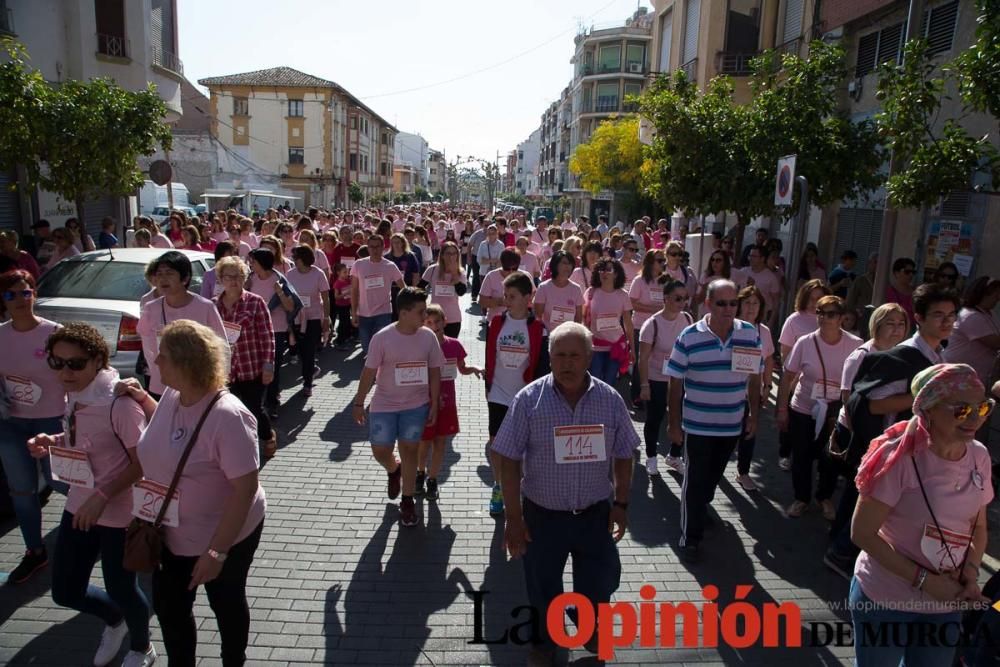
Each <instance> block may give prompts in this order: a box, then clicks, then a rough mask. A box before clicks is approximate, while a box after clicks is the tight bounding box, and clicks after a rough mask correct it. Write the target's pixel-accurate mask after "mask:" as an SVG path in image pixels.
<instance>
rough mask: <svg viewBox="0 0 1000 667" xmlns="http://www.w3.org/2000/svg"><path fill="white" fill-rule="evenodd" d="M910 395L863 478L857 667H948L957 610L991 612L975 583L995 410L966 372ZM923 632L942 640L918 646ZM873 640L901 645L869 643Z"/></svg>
mask: <svg viewBox="0 0 1000 667" xmlns="http://www.w3.org/2000/svg"><path fill="white" fill-rule="evenodd" d="M910 390H911V393H912V394H913V397H914V398H913V414H914V416H913V418H912V419H910V420H908V421H905V422H899V423H898V424H895V425H894V426H892V427H890V428H889V429H888V430H887V431H886V432H885V433H884V434H883V435H882V436H881V437H879V438H877V439H876V440H874V441H872V444H871V446H870V447H869V448H868V453H867V454H866V455H865V458H864V459H863V460H862V462H861V467H860V468H859V470H858V475H857V478H856V481H857V486H858V492H859V493H860V499H859V500H858V504H857V508H856V509H855V511H854V518H853V521H852V523H851V539H852V540H853V541H854V542H855V543H856V544H857V545H858V547H860V548H861V550H862V551H861V555H860V556H859V557H858V561H857V563H856V564H855V567H854V578H853V579H852V580H851V592H850V608H851V617H852V620H853V622H854V636H855V642H854V646H855V657H856V664H857V665H858V666H859V667H881V666H882V665H950V664H952V661H953V659H954V656H955V646H957V642H958V639H959V637H958V634H959V625H960V622H961V618H962V614H961V611H959V610H958V609H956V604H957V603H961V602H966V603H970V602H977V603H983V602H985V603H986V604H987V605H988V604H989V600H988V599H987V598H984V597H983V594H982V591H981V590H980V589H979V585H978V581H977V579H978V575H979V569H980V565H981V563H982V559H983V552H984V551H985V549H986V543H987V521H986V506H987V505H988V504H989V502H990V501H991V500H993V485H992V482H991V479H990V472H991V471H990V456H989V452H988V451H987V450H986V448H985V447H984V446H983V445H982V444H981V443H979V442H977V441H976V439H975V435H976V431H977V430H978V429H979V428H980V427H981V426H982V425H983V423H984V422H985V421H986V419H987V418H988V417H989V415H990V412H992V410H993V407H994V406H995V402H994V401H993V400H992V399H987V398H986V396H985V393H986V392H985V387H984V386H983V383H982V382H981V381H980V380H979V377H978V375H977V374H976V371H975V370H974V369H973V368H971V367H970V366H966V365H965V364H938V365H935V366H931V367H930V368H927V369H925V370H923V371H921V372H920V373H918V374H917V376H916V377H915V378H913V382H912V383H911V385H910ZM889 624H892V625H891V626H890V625H889ZM918 626H919V627H918ZM928 630H930V632H928ZM917 632H919V634H920V636H921V637H932V638H934V639H935V640H937V641H933V642H926V641H913V639H914V635H915V634H916V633H917ZM876 634H877V635H878V636H882V637H885V636H890V637H892V638H894V639H893V641H890V642H887V643H883V642H870V641H869V642H865V641H863V639H862V638H863V637H868V636H875V635H876Z"/></svg>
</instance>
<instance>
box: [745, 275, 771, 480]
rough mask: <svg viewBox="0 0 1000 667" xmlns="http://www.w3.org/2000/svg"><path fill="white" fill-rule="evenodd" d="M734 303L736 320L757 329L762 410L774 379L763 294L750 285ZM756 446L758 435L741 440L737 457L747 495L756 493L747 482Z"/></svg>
mask: <svg viewBox="0 0 1000 667" xmlns="http://www.w3.org/2000/svg"><path fill="white" fill-rule="evenodd" d="M737 299H738V300H739V302H740V306H739V310H737V311H736V317H737V319H740V320H743V321H744V322H749V323H750V324H752V325H754V326H755V327H757V335H758V336H759V337H760V351H761V355H762V356H763V357H764V372H763V373H761V375H760V381H761V387H760V400H761V406H762V407H763V406H764V405H766V404H767V401H768V400H770V397H771V383H772V381H773V379H774V339H773V338H772V337H771V330H770V329H768V328H767V325H766V324H764V323H763V322H764V293H763V292H761V291H760V288H759V287H756V286H755V285H751V286H750V287H744V288H743V289H741V290H740V293H739V295H738V296H737ZM756 444H757V435H756V434H754V436H753V437H752V438H740V441H739V443H738V444H737V455H736V483H737V484H739V485H740V486H741V487H742V488H743V490H744V491H746V492H747V493H749V492H750V491H755V490H756V489H757V484H756V483H754V481H753V479H751V478H750V463H751V461H753V450H754V447H755V446H756Z"/></svg>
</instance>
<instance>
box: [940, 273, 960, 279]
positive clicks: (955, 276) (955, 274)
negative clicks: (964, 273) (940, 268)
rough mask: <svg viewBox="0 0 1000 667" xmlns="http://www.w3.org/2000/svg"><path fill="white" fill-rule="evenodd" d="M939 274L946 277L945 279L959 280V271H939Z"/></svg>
mask: <svg viewBox="0 0 1000 667" xmlns="http://www.w3.org/2000/svg"><path fill="white" fill-rule="evenodd" d="M938 275H939V276H941V277H942V278H944V279H945V280H958V274H957V273H939V274H938Z"/></svg>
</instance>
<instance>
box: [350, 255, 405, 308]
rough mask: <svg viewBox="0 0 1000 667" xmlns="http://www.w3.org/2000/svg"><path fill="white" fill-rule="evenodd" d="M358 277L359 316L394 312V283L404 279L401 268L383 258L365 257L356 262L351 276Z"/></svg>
mask: <svg viewBox="0 0 1000 667" xmlns="http://www.w3.org/2000/svg"><path fill="white" fill-rule="evenodd" d="M355 277H356V278H357V279H358V317H375V316H376V315H388V314H390V313H392V283H394V282H396V281H397V280H399V281H401V280H403V274H402V273H400V271H399V268H398V267H397V266H396V265H395V264H393V263H392V262H390V261H389V260H387V259H385V258H382V259H380V260H379V261H378V262H373V261H372V260H371V258H370V257H365V258H363V259H359V260H358V261H356V262H354V266H352V267H351V278H352V279H353V278H355Z"/></svg>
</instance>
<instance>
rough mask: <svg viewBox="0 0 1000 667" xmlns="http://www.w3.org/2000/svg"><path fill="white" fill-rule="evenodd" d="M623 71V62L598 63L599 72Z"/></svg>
mask: <svg viewBox="0 0 1000 667" xmlns="http://www.w3.org/2000/svg"><path fill="white" fill-rule="evenodd" d="M621 71H622V66H621V64H618V65H598V66H597V73H598V74H612V73H616V72H621Z"/></svg>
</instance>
